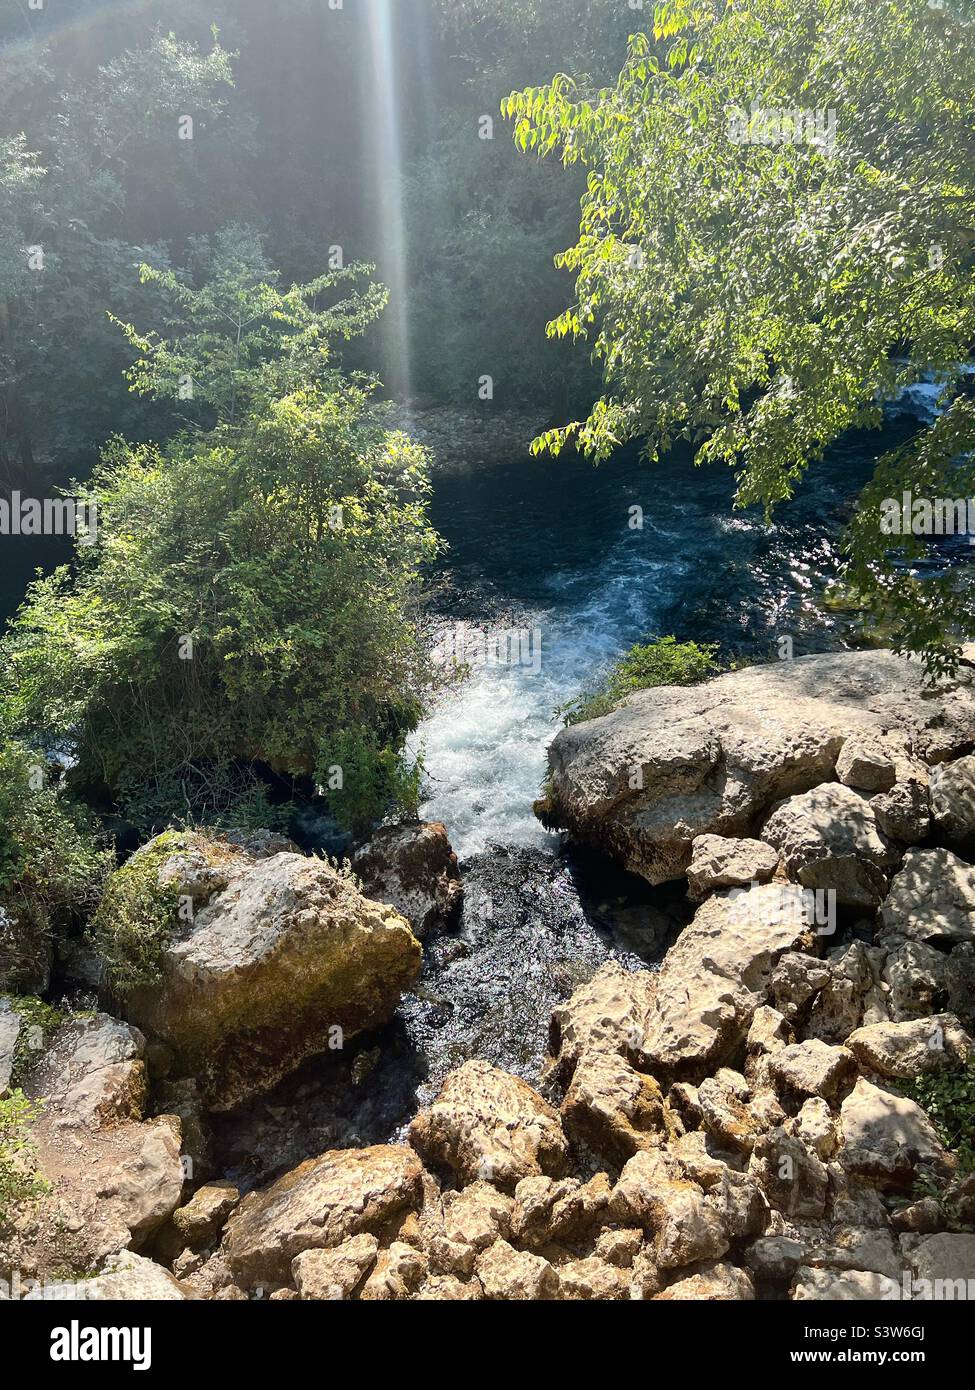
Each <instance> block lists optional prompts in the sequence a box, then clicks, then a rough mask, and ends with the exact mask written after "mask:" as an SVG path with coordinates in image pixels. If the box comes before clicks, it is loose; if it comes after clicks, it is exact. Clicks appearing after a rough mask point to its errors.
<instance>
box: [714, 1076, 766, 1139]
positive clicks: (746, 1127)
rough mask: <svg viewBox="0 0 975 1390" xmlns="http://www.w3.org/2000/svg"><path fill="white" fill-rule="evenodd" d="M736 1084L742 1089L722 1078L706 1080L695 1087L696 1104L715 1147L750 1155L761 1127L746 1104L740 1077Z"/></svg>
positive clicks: (746, 1094) (745, 1093) (746, 1092)
mask: <svg viewBox="0 0 975 1390" xmlns="http://www.w3.org/2000/svg"><path fill="white" fill-rule="evenodd" d="M739 1080H740V1081H741V1082H742V1086H741V1087H736V1086H734V1085H733V1084H731V1083H729V1081H728V1080H727V1078H726V1076H722V1075H720V1074H719V1076H706V1077H705V1078H704V1080H703V1081H702V1082H701V1084H700V1086H699V1087H698V1091H697V1094H698V1103H699V1104H700V1107H701V1121H702V1123H703V1125H704V1128H705V1129H706V1130H707V1132H708V1133H709V1134H710V1135H711V1136H712V1137H713V1138H714V1140H715V1141H716V1142H717V1143H718V1144H720V1145H722V1146H723V1147H724V1148H727V1149H732V1150H735V1151H737V1152H739V1153H743V1154H750V1153H751V1151H752V1149H753V1148H754V1146H755V1140H756V1139H757V1138H758V1136H759V1135H760V1134H761V1133H762V1130H763V1128H765V1126H764V1125H763V1124H762V1122H761V1120H760V1119H759V1118H758V1117H757V1116H756V1115H755V1114H754V1112H753V1111H752V1109H751V1107H750V1106H749V1105H748V1104H747V1101H746V1099H745V1098H746V1097H747V1096H748V1094H749V1092H748V1088H747V1086H746V1085H745V1079H744V1077H740V1078H739Z"/></svg>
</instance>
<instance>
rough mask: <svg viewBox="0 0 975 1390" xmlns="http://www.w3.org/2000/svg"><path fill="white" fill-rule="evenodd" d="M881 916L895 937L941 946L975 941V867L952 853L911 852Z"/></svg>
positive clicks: (948, 851)
mask: <svg viewBox="0 0 975 1390" xmlns="http://www.w3.org/2000/svg"><path fill="white" fill-rule="evenodd" d="M880 915H881V922H882V923H883V929H884V933H885V934H889V935H891V936H899V937H907V938H908V939H909V940H914V941H930V942H937V943H938V944H939V945H953V944H955V943H958V942H963V941H972V942H975V868H972V866H971V864H967V863H966V862H965V861H964V860H963V859H959V858H958V856H957V855H956V854H952V852H951V850H947V849H914V850H909V851H908V852H907V854H906V855H905V856H904V864H903V867H902V868H901V870H900V872H899V873H897V874H895V875H894V878H893V880H892V882H891V885H890V892H889V893H888V895H887V897H886V899H885V900H884V904H883V907H882V908H881V914H880Z"/></svg>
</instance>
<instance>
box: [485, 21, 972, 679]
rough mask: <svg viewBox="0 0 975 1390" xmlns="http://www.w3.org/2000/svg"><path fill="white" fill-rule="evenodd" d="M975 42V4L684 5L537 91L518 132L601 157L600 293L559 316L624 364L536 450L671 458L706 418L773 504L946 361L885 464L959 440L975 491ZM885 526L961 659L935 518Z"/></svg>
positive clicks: (861, 549)
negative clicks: (586, 75) (937, 386)
mask: <svg viewBox="0 0 975 1390" xmlns="http://www.w3.org/2000/svg"><path fill="white" fill-rule="evenodd" d="M973 37H975V15H973V10H972V6H971V4H970V0H946V3H945V4H943V5H936V6H932V5H928V4H922V3H920V2H919V0H748V3H747V4H746V3H744V0H668V3H665V4H660V5H658V6H657V7H656V10H655V14H654V23H653V28H652V31H651V32H649V33H637V34H634V35H633V36H631V38H630V41H629V45H628V53H627V58H626V62H625V64H624V66H623V68H622V71H621V72H620V74H619V77H618V79H617V81H616V83H615V84H614V85H613V86H610V87H606V88H604V89H603V90H601V91H600V92H599V93H598V94H596V95H594V96H589V95H587V94H586V93H585V92H584V91H580V90H579V88H578V86H577V84H576V83H575V81H574V80H573V79H572V78H571V77H568V76H566V75H564V74H560V75H558V76H556V77H555V78H553V80H552V81H551V82H549V83H548V84H547V85H545V86H542V87H532V88H528V89H525V90H523V91H520V92H515V93H513V94H512V95H511V96H510V97H509V98H508V99H507V100H506V101H505V103H504V106H503V109H504V111H505V113H506V114H507V115H508V116H509V117H510V118H511V119H512V120H513V122H514V138H515V142H516V144H517V145H518V146H519V147H520V148H521V149H522V150H524V151H535V152H537V153H538V154H541V155H548V154H555V155H556V156H557V157H559V158H560V159H561V160H562V162H563V164H565V165H566V166H577V165H581V166H583V167H584V169H585V170H586V174H587V182H586V188H585V193H584V195H583V199H582V206H581V219H580V227H579V236H578V240H577V241H576V243H575V245H573V246H572V247H570V248H569V249H568V250H566V251H564V252H563V253H562V254H561V255H560V256H559V258H558V259H559V264H560V265H562V266H564V267H565V268H566V269H568V270H569V271H571V272H572V273H573V274H574V276H575V300H574V302H573V303H572V304H571V305H570V306H569V307H568V308H566V309H565V310H564V311H563V312H562V313H561V314H559V315H558V316H557V317H556V318H555V319H554V320H553V321H552V323H551V324H550V326H549V333H550V334H551V335H552V336H555V337H575V338H589V339H590V341H591V344H592V351H593V353H594V355H595V357H596V358H597V360H598V361H599V363H600V365H601V367H602V371H603V379H604V390H603V393H602V395H601V396H600V397H599V399H598V400H597V401H596V403H595V405H594V406H593V408H592V410H591V411H590V413H589V414H588V416H587V417H586V418H585V419H582V420H577V421H574V422H570V423H569V424H567V425H565V426H563V427H560V428H557V429H553V430H550V431H547V432H546V433H544V434H543V435H542V436H541V437H540V438H539V439H538V440H537V441H536V447H537V448H547V449H550V450H553V451H554V452H558V451H559V450H560V449H561V448H563V447H564V446H565V445H566V444H567V443H569V442H570V441H571V442H573V443H574V444H575V445H577V446H578V447H579V448H580V449H581V450H583V451H584V452H586V453H588V454H590V455H591V456H593V457H594V458H595V459H597V460H598V459H603V458H606V457H607V456H608V455H609V454H610V453H611V452H612V451H613V450H614V449H615V448H617V447H618V446H619V445H620V444H621V443H623V442H625V441H627V440H631V439H642V440H644V441H645V448H646V452H647V455H648V457H649V458H651V459H652V458H655V457H656V456H657V455H658V454H659V452H660V451H661V450H665V449H667V448H669V447H670V445H671V444H672V443H673V441H674V440H675V439H678V438H684V439H688V440H691V441H692V442H693V443H694V444H695V445H696V446H697V458H698V460H699V462H701V463H707V462H712V461H720V462H723V463H726V464H730V465H731V466H732V467H734V468H735V469H736V470H737V477H738V491H737V500H738V502H739V504H740V505H749V504H754V503H758V504H761V505H763V506H764V507H766V508H771V507H773V506H774V505H775V504H776V503H778V502H780V501H782V500H783V499H785V498H787V497H789V496H790V495H791V494H792V492H793V490H794V488H795V486H796V484H797V482H798V481H799V479H800V478H801V477H802V475H803V473H804V471H805V470H806V469H807V468H808V467H809V465H810V464H811V463H812V462H814V461H815V460H817V459H819V458H820V457H821V456H822V454H823V452H824V451H825V449H826V448H827V447H828V446H829V445H830V444H831V443H833V442H834V441H835V440H837V439H838V438H839V437H840V436H841V435H842V434H843V433H845V432H846V431H848V430H850V429H854V428H864V427H872V426H877V425H879V424H880V423H881V420H882V411H883V405H884V402H885V401H889V400H891V399H892V398H894V397H895V396H896V395H897V393H898V392H899V391H900V389H901V388H902V387H903V386H904V385H906V384H908V383H910V382H912V381H916V380H917V378H918V375H919V373H921V372H925V371H926V372H929V373H931V374H933V376H934V379H935V380H937V381H938V382H939V383H941V384H942V386H943V404H944V406H945V410H944V413H943V414H942V415H941V417H940V419H939V420H938V422H937V423H936V424H935V426H934V427H933V430H932V431H931V433H930V435H928V434H927V433H925V434H923V435H921V436H920V437H919V439H918V440H917V442H916V445H915V447H913V448H908V449H905V450H901V451H900V452H899V453H898V455H897V457H896V459H893V458H892V459H886V460H885V461H884V465H883V469H882V470H881V472H880V473H879V474H878V477H882V478H883V486H884V487H894V488H897V489H898V490H899V489H900V488H902V487H909V486H911V485H912V483H913V482H914V481H917V482H921V481H924V482H925V483H930V482H931V481H932V471H931V470H932V468H933V467H934V466H935V464H934V461H935V460H938V461H939V462H938V465H937V466H938V468H939V469H940V472H939V473H938V480H939V481H940V482H941V483H942V484H944V486H946V487H948V486H949V484H950V488H949V492H948V495H956V494H957V491H958V489H959V488H961V489H964V488H965V487H967V486H969V484H968V483H967V481H966V475H965V473H964V471H962V472H959V471H958V459H959V455H960V454H961V453H964V452H966V451H967V450H969V449H971V448H972V447H973V445H975V437H973V435H972V414H971V409H970V405H969V403H968V401H967V399H966V397H965V395H964V391H963V384H964V373H963V365H964V363H965V362H966V361H967V359H968V357H969V355H970V352H971V348H972V343H973V339H975V279H973V274H972V269H973V255H975V179H973V168H975V165H973V134H972V121H971V101H972V98H971V93H972V91H973V89H975V43H973ZM885 495H886V494H885ZM874 497H875V494H874V493H873V492H871V493H870V494H869V496H868V497H867V498H865V499H864V500H863V502H862V504H861V505H862V508H866V506H867V504H868V502H869V501H870V500H871V499H873V498H874ZM874 515H876V514H874ZM869 528H870V522H869V521H868V520H863V521H861V523H860V524H859V525H858V526H857V527H855V528H854V529H853V531H852V533H851V541H852V551H851V555H852V570H851V577H852V578H854V579H855V581H856V582H857V585H858V588H859V591H860V592H861V594H862V595H863V596H864V598H865V601H867V602H868V603H869V604H870V605H871V606H872V607H873V608H874V610H875V611H876V612H877V613H878V614H882V615H883V616H885V617H886V618H887V619H889V620H890V621H891V623H892V625H893V634H894V639H895V642H896V643H897V644H898V645H903V646H907V647H911V648H922V649H925V650H926V651H927V652H928V656H929V659H930V660H931V661H932V663H933V664H934V666H935V667H936V668H937V667H940V666H942V665H944V664H948V665H950V664H951V663H952V662H953V661H954V660H955V659H956V658H957V655H958V640H959V637H960V635H961V633H962V632H963V631H970V630H971V628H972V618H973V616H975V614H973V611H972V595H971V589H970V585H969V584H968V583H967V581H964V580H963V579H962V578H961V576H959V575H957V574H953V575H947V576H941V577H939V578H936V579H935V580H934V582H933V584H932V585H930V586H929V588H928V589H927V590H926V592H925V595H923V596H921V595H919V593H918V585H917V582H916V575H915V574H914V573H913V572H912V569H911V565H910V561H911V559H912V554H911V551H912V547H913V545H914V538H910V537H908V538H903V539H902V538H896V537H895V538H891V537H887V539H886V543H885V544H873V545H872V546H871V547H869V550H868V549H867V548H866V547H865V546H864V544H863V542H864V539H865V531H869ZM872 534H873V535H875V534H876V533H875V532H874V533H872ZM936 614H937V621H934V619H935V615H936Z"/></svg>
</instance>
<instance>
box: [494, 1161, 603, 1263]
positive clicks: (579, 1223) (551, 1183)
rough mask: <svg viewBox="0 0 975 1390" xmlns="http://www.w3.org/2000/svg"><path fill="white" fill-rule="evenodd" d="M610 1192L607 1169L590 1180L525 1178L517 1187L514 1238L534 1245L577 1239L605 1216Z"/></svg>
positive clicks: (513, 1218)
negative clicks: (584, 1181)
mask: <svg viewBox="0 0 975 1390" xmlns="http://www.w3.org/2000/svg"><path fill="white" fill-rule="evenodd" d="M611 1196H612V1188H611V1186H610V1183H609V1179H608V1178H607V1176H606V1174H605V1173H598V1174H597V1175H596V1176H595V1177H594V1178H591V1179H590V1180H589V1182H587V1183H580V1181H579V1179H578V1178H562V1179H560V1180H559V1181H558V1182H556V1181H555V1180H553V1179H552V1178H523V1179H522V1180H521V1182H520V1183H519V1184H518V1186H517V1187H516V1188H515V1206H514V1208H513V1210H512V1213H511V1238H512V1240H515V1241H517V1242H518V1244H519V1245H527V1246H529V1247H530V1248H532V1249H539V1248H541V1247H543V1246H546V1245H549V1244H551V1243H552V1242H572V1241H577V1240H579V1239H581V1238H582V1237H583V1236H585V1235H587V1234H588V1233H589V1232H590V1231H591V1230H592V1228H593V1227H594V1226H595V1225H596V1224H597V1222H599V1221H600V1220H601V1219H602V1218H603V1215H604V1213H605V1212H606V1209H607V1208H608V1206H609V1203H610V1199H611Z"/></svg>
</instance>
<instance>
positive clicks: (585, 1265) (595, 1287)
mask: <svg viewBox="0 0 975 1390" xmlns="http://www.w3.org/2000/svg"><path fill="white" fill-rule="evenodd" d="M558 1274H559V1296H560V1297H561V1298H563V1299H567V1300H572V1301H575V1300H580V1301H581V1300H585V1301H586V1302H589V1303H592V1302H607V1301H610V1300H613V1299H619V1298H624V1297H626V1296H627V1284H626V1278H625V1276H624V1274H623V1271H622V1270H621V1269H618V1268H616V1267H615V1266H614V1265H611V1264H607V1263H606V1262H605V1261H604V1260H600V1259H597V1258H596V1256H594V1255H590V1256H588V1257H587V1258H586V1259H583V1260H570V1261H569V1262H568V1263H567V1264H564V1265H559V1270H558Z"/></svg>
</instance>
